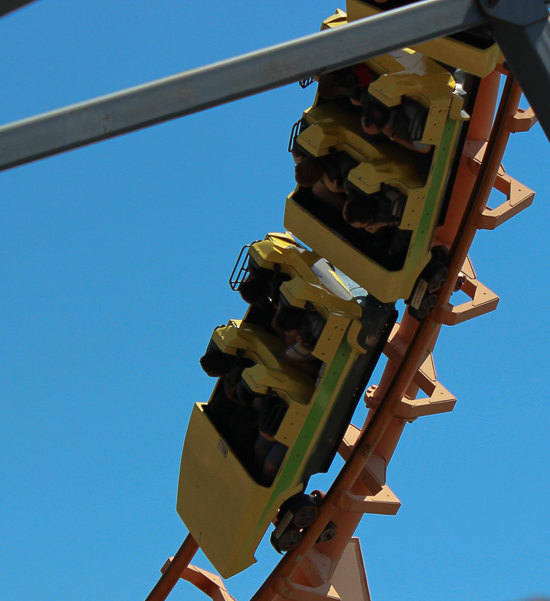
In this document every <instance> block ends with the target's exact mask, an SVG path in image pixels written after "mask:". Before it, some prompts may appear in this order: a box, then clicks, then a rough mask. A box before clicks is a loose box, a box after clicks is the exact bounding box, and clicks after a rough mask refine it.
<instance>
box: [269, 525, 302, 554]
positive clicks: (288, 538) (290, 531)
mask: <svg viewBox="0 0 550 601" xmlns="http://www.w3.org/2000/svg"><path fill="white" fill-rule="evenodd" d="M301 540H302V533H301V532H300V531H299V530H298V528H287V529H286V530H285V531H284V532H283V533H282V534H281V536H280V537H279V538H275V537H274V536H273V534H272V535H271V544H272V545H273V547H274V548H275V551H277V552H278V553H286V552H287V551H292V549H295V548H296V547H297V546H298V545H299V544H300V541H301Z"/></svg>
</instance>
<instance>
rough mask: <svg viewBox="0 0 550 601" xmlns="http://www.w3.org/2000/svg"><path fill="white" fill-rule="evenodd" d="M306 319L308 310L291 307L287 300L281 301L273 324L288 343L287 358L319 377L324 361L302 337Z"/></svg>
mask: <svg viewBox="0 0 550 601" xmlns="http://www.w3.org/2000/svg"><path fill="white" fill-rule="evenodd" d="M319 317H320V316H319ZM306 319H307V311H306V310H305V309H296V308H295V307H290V306H289V305H288V304H287V303H286V302H284V301H280V302H279V305H278V307H277V313H276V314H275V317H274V318H273V322H272V326H273V329H274V330H275V331H276V332H278V333H279V335H280V336H281V338H283V340H284V341H285V343H286V345H287V347H286V349H285V359H286V360H287V361H288V362H289V363H292V364H293V365H295V366H296V367H299V368H300V369H301V370H303V371H305V372H306V373H308V374H310V375H311V376H313V377H314V378H317V376H318V375H319V371H320V368H321V366H322V363H323V362H322V361H321V360H320V359H317V358H316V357H315V356H314V355H313V353H312V350H313V347H314V345H311V344H308V343H307V342H305V341H304V339H303V338H302V333H303V331H304V330H303V329H302V328H304V326H306V325H307V323H306ZM323 325H324V323H323ZM321 330H322V326H321ZM319 334H320V332H319Z"/></svg>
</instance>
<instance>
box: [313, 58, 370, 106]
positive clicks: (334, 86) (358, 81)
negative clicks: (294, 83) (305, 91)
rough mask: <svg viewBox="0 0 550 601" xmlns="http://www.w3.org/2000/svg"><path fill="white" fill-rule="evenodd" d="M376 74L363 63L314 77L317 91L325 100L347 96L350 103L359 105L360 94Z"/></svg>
mask: <svg viewBox="0 0 550 601" xmlns="http://www.w3.org/2000/svg"><path fill="white" fill-rule="evenodd" d="M377 78H378V75H377V74H376V73H375V72H374V71H373V70H372V69H370V68H369V67H368V66H367V65H365V64H364V63H360V64H358V65H353V66H352V67H346V68H345V69H338V70H337V71H331V72H330V73H324V74H323V75H319V76H317V77H316V78H315V79H316V80H317V81H318V82H319V84H318V86H317V92H318V93H319V96H322V97H323V98H325V99H326V100H334V99H335V98H338V97H339V96H345V97H346V98H349V99H350V101H351V103H352V104H355V105H356V106H360V105H361V95H362V94H363V92H364V91H365V90H367V89H368V87H369V86H370V84H371V83H372V82H373V81H375V80H376V79H377Z"/></svg>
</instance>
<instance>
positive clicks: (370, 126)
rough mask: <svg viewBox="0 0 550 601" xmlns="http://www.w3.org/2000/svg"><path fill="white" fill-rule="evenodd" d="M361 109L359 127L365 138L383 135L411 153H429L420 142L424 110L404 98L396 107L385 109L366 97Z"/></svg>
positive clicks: (426, 145) (426, 110) (426, 146)
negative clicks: (412, 151)
mask: <svg viewBox="0 0 550 601" xmlns="http://www.w3.org/2000/svg"><path fill="white" fill-rule="evenodd" d="M361 106H362V108H363V114H362V116H361V126H362V128H363V131H364V132H365V133H366V134H367V135H368V136H379V135H380V134H384V135H385V136H386V137H387V138H389V139H390V140H391V141H392V142H397V144H400V145H401V146H404V147H405V148H408V149H410V150H414V151H415V152H421V153H428V152H430V150H431V149H432V146H431V145H430V144H424V143H423V142H421V141H420V140H421V139H422V135H423V133H424V127H425V125H426V119H427V116H428V109H426V108H425V107H424V106H422V105H421V104H420V103H419V102H416V100H411V99H410V98H407V99H405V100H404V101H403V102H402V103H401V104H400V105H399V106H397V107H392V108H388V107H387V106H385V105H383V104H382V103H380V102H377V101H376V100H375V99H374V98H373V97H372V96H371V95H370V94H368V95H366V96H365V97H363V98H362V102H361ZM379 139H380V138H378V141H379ZM373 141H374V140H373Z"/></svg>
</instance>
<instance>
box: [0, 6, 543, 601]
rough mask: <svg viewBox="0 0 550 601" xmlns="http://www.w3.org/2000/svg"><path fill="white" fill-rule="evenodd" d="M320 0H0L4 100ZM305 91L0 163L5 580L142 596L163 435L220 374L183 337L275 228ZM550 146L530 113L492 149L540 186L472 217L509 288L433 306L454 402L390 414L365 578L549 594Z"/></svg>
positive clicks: (173, 54)
mask: <svg viewBox="0 0 550 601" xmlns="http://www.w3.org/2000/svg"><path fill="white" fill-rule="evenodd" d="M338 6H340V8H345V6H343V4H340V5H338V4H334V3H333V2H332V1H329V0H315V1H312V0H302V1H300V2H290V1H289V0H288V1H287V0H279V1H278V2H262V3H257V2H251V1H246V0H235V1H234V2H223V1H221V0H213V1H211V2H209V3H191V2H186V1H183V0H182V1H180V2H175V1H167V0H157V1H156V2H151V1H146V0H132V1H130V0H118V1H117V2H107V1H105V0H103V1H101V0H96V1H94V2H91V1H88V0H79V2H69V1H68V0H42V1H40V2H38V3H36V4H34V5H31V6H30V7H28V8H26V9H24V10H22V11H20V12H18V13H15V14H13V15H11V16H9V17H7V18H4V19H2V20H1V21H0V54H1V56H2V57H3V60H2V62H1V65H0V74H1V76H0V80H1V82H2V92H1V94H0V106H1V109H2V112H1V115H2V116H1V121H2V123H8V122H11V121H14V120H17V119H21V118H24V117H28V116H31V115H34V114H37V113H41V112H44V111H47V110H51V109H55V108H58V107H61V106H65V105H67V104H71V103H73V102H78V101H82V100H86V99H88V98H92V97H95V96H98V95H101V94H105V93H109V92H112V91H116V90H119V89H123V88H126V87H129V86H132V85H137V84H140V83H144V82H147V81H150V80H153V79H156V78H160V77H163V76H167V75H171V74H173V73H177V72H180V71H183V70H186V69H189V68H192V67H196V66H200V65H203V64H207V63H210V62H212V61H215V60H220V59H223V58H228V57H231V56H235V55H238V54H241V53H244V52H247V51H252V50H255V49H259V48H262V47H265V46H267V45H270V44H274V43H277V42H281V41H284V40H290V39H292V38H295V37H298V36H300V35H305V34H307V33H312V32H314V31H316V30H318V28H319V25H320V22H321V20H322V19H323V18H325V17H326V16H328V15H329V14H331V13H332V12H333V11H334V9H335V8H337V7H338ZM311 101H312V91H311V89H310V90H305V91H303V90H301V89H300V87H299V86H298V85H297V84H295V85H293V86H289V87H287V88H284V89H281V90H277V91H274V92H270V93H267V94H263V95H262V96H259V97H256V98H253V99H247V100H243V101H240V102H238V103H235V104H232V105H228V106H225V107H221V108H217V109H213V110H210V111H208V112H206V113H202V114H199V115H195V116H191V117H187V118H185V119H181V120H178V121H174V122H171V123H168V124H164V125H161V126H157V127H154V128H151V129H147V130H144V131H142V132H138V133H135V134H131V135H128V136H124V137H122V138H118V139H116V140H111V141H109V142H104V143H101V144H97V145H94V146H91V147H89V148H86V149H81V150H77V151H74V152H71V153H68V154H65V155H62V156H59V157H54V158H51V159H47V160H44V161H40V162H37V163H34V164H32V165H27V166H24V167H20V168H17V169H15V170H12V171H9V172H6V173H2V174H0V203H1V204H0V207H1V218H0V245H1V250H2V253H1V256H2V259H1V263H0V265H1V281H2V289H1V292H0V333H1V334H0V335H1V340H2V344H1V345H0V355H1V361H0V371H1V374H0V411H1V414H0V415H1V419H0V428H1V434H0V453H1V455H2V458H3V460H2V467H1V472H0V477H1V480H2V493H1V494H0V541H1V543H0V565H1V568H0V570H1V572H0V573H1V578H0V591H1V593H3V595H4V596H5V597H6V598H7V597H8V595H9V598H10V599H12V600H14V601H15V600H25V601H28V600H31V599H40V600H41V601H47V600H49V599H72V598H78V599H79V600H81V601H86V600H88V599H90V600H92V599H93V600H96V599H115V598H116V599H143V598H145V597H146V595H147V593H148V592H149V591H150V589H151V588H152V586H153V585H154V584H155V582H156V581H157V579H158V576H159V572H158V570H159V568H160V567H161V566H162V564H163V563H164V561H165V559H166V558H167V557H168V556H169V555H173V554H174V553H175V551H176V550H177V548H178V547H179V545H180V544H181V542H182V540H183V539H184V537H185V535H186V534H187V532H186V530H185V527H184V525H183V524H182V522H181V521H180V519H179V517H178V516H177V514H176V512H175V502H176V487H177V476H178V468H179V459H180V453H181V447H182V444H183V438H184V434H185V429H186V425H187V419H188V416H189V412H190V409H191V407H192V404H193V403H194V402H196V401H202V400H206V399H207V397H208V395H209V393H210V390H211V387H212V381H210V380H209V379H208V378H207V377H206V376H205V375H204V374H203V373H202V372H201V370H200V368H199V365H198V358H199V356H200V355H201V354H202V352H203V351H204V348H205V347H206V345H207V342H208V339H209V335H210V332H211V330H212V328H213V327H214V326H215V325H217V324H219V323H222V322H225V321H227V319H229V318H232V317H233V318H239V317H241V316H242V315H243V313H244V309H245V307H244V304H243V303H242V301H240V299H239V298H238V295H236V294H235V293H232V292H231V291H230V289H229V287H228V285H227V279H228V277H229V274H230V272H231V269H232V267H233V263H234V261H235V259H236V257H237V255H238V252H239V250H240V248H241V247H242V246H243V245H244V244H246V243H248V242H250V241H251V240H254V239H258V238H261V237H263V236H264V235H265V233H266V232H268V231H277V230H280V229H281V228H282V218H283V208H284V199H285V197H286V195H287V194H288V193H289V192H290V191H291V190H292V189H293V164H292V160H291V159H290V157H289V155H288V153H287V152H286V145H287V142H288V136H289V133H290V128H291V125H292V123H294V121H296V119H298V118H299V117H300V115H301V112H302V110H303V109H305V108H306V107H307V106H308V105H309V104H310V103H311ZM549 157H550V148H549V145H548V142H547V140H546V138H545V137H544V135H543V134H542V132H541V130H540V127H538V126H536V127H535V128H534V129H533V130H532V131H531V132H530V133H527V134H516V135H515V136H513V138H512V140H511V142H510V145H509V149H508V151H507V154H506V157H505V165H506V167H507V170H508V172H509V173H510V174H511V175H512V176H514V177H516V178H517V179H519V180H520V181H522V182H523V183H524V184H526V185H527V186H529V187H531V188H533V189H534V190H535V191H536V192H537V196H536V199H535V202H534V205H533V206H532V207H531V208H530V209H528V210H527V211H525V212H524V213H522V214H521V215H519V216H518V217H516V218H514V219H513V220H512V221H511V222H509V223H507V224H505V225H503V226H502V227H501V228H499V229H498V230H497V231H495V232H480V233H479V235H478V236H477V238H476V240H475V241H474V245H473V247H472V250H471V257H472V260H473V263H474V267H475V268H476V270H477V274H478V277H479V279H480V280H481V281H482V282H483V283H484V284H485V285H487V286H488V287H489V288H491V289H492V290H494V291H495V292H496V293H497V294H499V295H500V296H501V302H500V305H499V308H498V310H497V311H496V312H494V313H493V314H490V315H488V316H485V317H483V318H480V319H476V320H473V321H472V322H469V323H467V324H464V325H461V326H457V327H455V328H446V329H445V330H444V331H443V332H442V335H441V337H440V341H439V343H438V346H437V347H436V351H435V360H436V367H437V369H438V375H439V378H440V380H441V382H442V383H443V385H444V386H446V387H447V388H448V389H449V390H450V391H452V392H453V393H454V394H455V395H456V396H457V398H458V403H457V406H456V408H455V410H454V411H453V413H451V414H448V415H442V416H436V417H430V418H424V419H423V420H418V421H417V422H415V423H414V424H412V425H410V426H408V427H407V429H406V430H405V433H404V435H403V438H402V440H401V442H400V444H399V447H398V449H397V451H396V454H395V456H394V458H393V461H392V463H391V464H390V466H389V469H388V484H389V486H390V487H391V488H392V490H393V491H394V492H395V494H396V495H397V496H398V497H399V498H400V500H401V502H402V504H403V506H402V508H401V510H400V512H399V514H398V515H397V516H395V517H383V516H365V518H364V519H363V521H362V523H361V526H360V528H359V530H358V535H359V536H360V538H361V543H362V547H363V553H364V556H365V562H366V567H367V575H368V577H369V582H370V587H371V593H372V595H373V599H374V600H381V599H385V600H386V601H393V600H394V599H395V600H397V599H402V598H404V597H406V598H407V599H409V600H411V601H416V600H417V599H418V600H420V599H422V600H425V599H439V598H445V599H447V600H448V601H455V600H456V601H459V600H461V601H462V600H463V599H473V600H475V599H483V600H484V601H493V600H494V601H497V600H500V601H513V600H515V599H525V598H527V597H529V596H533V595H535V594H539V595H543V594H546V595H550V570H549V569H548V566H549V565H550V550H549V545H548V540H550V519H549V517H548V511H549V506H548V498H550V485H549V483H548V464H549V459H550V454H549V451H548V445H547V439H548V431H549V428H550V418H549V415H550V411H549V409H548V392H547V390H548V384H549V382H550V370H549V369H548V365H549V364H550V350H549V348H548V339H547V338H546V335H547V334H548V326H547V323H546V319H547V317H546V299H547V297H548V293H549V284H548V278H547V273H548V270H549V260H548V251H547V227H548V222H549V217H550V209H549V208H548V204H547V198H548V195H549V191H550V190H549V188H550V186H549V183H548V181H547V178H546V173H547V165H548V159H549ZM499 200H500V197H499V196H498V195H497V196H496V199H495V200H494V201H493V204H496V203H497V201H499ZM358 419H360V418H358ZM356 421H358V420H356ZM339 465H340V464H337V465H336V466H335V467H336V468H338V467H339ZM333 476H334V473H331V474H330V476H329V478H328V479H325V480H322V479H321V480H320V481H319V483H318V484H317V486H319V487H324V488H328V486H329V483H330V480H331V478H333ZM257 557H258V560H259V561H258V564H256V565H255V566H253V567H252V568H250V569H249V570H248V571H246V572H245V573H244V574H242V575H240V576H237V577H235V578H233V579H231V580H230V581H229V582H228V587H229V591H230V592H231V593H232V594H233V595H234V596H235V597H236V599H238V600H239V601H241V600H245V599H248V598H249V597H250V596H251V594H252V593H253V592H254V591H255V590H256V589H257V588H258V586H259V585H260V584H261V582H262V581H263V579H264V578H265V576H266V575H267V574H268V573H269V572H270V570H271V569H272V567H273V566H274V565H275V562H276V560H277V556H276V554H275V553H274V552H273V551H272V550H271V548H270V546H269V543H267V544H262V546H261V548H260V550H259V552H258V555H257ZM196 563H197V564H198V565H201V566H203V567H208V562H207V561H206V560H205V559H204V557H201V556H200V555H198V556H197V558H196ZM203 598H206V597H204V595H203V594H202V593H201V592H200V591H198V590H195V589H194V588H193V587H192V586H191V585H188V584H187V583H184V582H181V583H180V584H179V585H178V586H177V588H176V590H175V591H174V592H173V593H172V596H171V599H175V600H178V599H186V600H190V601H195V600H199V599H203Z"/></svg>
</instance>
